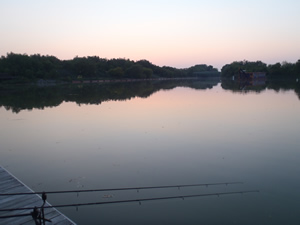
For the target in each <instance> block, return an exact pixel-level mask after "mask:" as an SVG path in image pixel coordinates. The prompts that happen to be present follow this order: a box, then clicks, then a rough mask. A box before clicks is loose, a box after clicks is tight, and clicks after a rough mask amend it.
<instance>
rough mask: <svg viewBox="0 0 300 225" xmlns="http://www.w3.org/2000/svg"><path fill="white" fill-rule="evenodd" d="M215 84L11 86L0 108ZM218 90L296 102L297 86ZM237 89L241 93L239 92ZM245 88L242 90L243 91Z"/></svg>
mask: <svg viewBox="0 0 300 225" xmlns="http://www.w3.org/2000/svg"><path fill="white" fill-rule="evenodd" d="M218 83H219V78H214V79H203V78H202V79H192V80H164V81H159V80H156V81H146V82H141V81H140V82H127V83H122V82H119V83H106V84H94V85H92V84H86V85H82V84H81V85H63V86H62V85H57V86H50V87H38V86H18V87H16V86H14V87H6V88H2V89H1V91H0V106H3V107H4V108H5V109H6V110H11V111H12V112H15V113H18V112H20V111H21V110H32V109H35V108H37V109H44V108H45V107H56V106H58V105H60V104H61V103H62V102H64V101H65V102H76V103H77V104H78V105H80V104H101V102H105V101H110V100H113V101H125V100H129V99H131V98H134V97H141V98H147V97H149V96H150V95H152V94H153V93H155V92H157V91H159V90H171V89H173V88H176V87H189V88H193V89H196V90H205V89H211V88H213V87H214V86H216V85H217V84H218ZM221 86H222V88H223V89H225V90H230V91H232V92H236V93H243V94H247V93H249V92H256V93H260V92H261V91H263V90H265V89H266V88H268V89H273V90H275V91H280V90H294V91H295V93H296V94H297V96H298V98H299V100H300V82H295V81H291V80H289V81H287V80H285V81H279V80H273V81H272V80H271V81H270V80H268V81H267V82H266V83H265V84H264V85H257V86H249V85H248V86H245V84H241V83H239V82H236V81H232V80H230V79H228V80H226V79H225V80H222V84H221ZM241 87H242V88H243V90H241ZM244 87H246V88H244Z"/></svg>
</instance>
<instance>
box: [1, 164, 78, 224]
mask: <svg viewBox="0 0 300 225" xmlns="http://www.w3.org/2000/svg"><path fill="white" fill-rule="evenodd" d="M30 192H31V193H33V191H32V190H31V189H30V188H29V187H27V186H26V185H25V184H23V183H22V182H21V181H20V180H18V179H17V178H16V177H15V176H13V175H12V174H11V173H9V172H8V171H7V170H6V169H4V168H3V167H1V166H0V193H1V194H8V193H30ZM42 204H43V200H42V198H41V197H40V196H39V195H36V194H30V195H7V196H0V210H1V209H10V208H31V210H22V211H0V217H6V216H13V215H20V214H31V212H32V211H33V208H34V207H35V206H36V207H41V206H42ZM49 205H50V204H49V203H48V202H47V203H46V204H45V206H49ZM44 212H45V218H47V219H50V220H51V222H46V224H49V225H50V224H51V225H58V224H59V225H66V224H75V223H74V222H73V221H71V220H70V219H69V218H67V217H66V216H64V215H63V214H62V213H60V212H59V211H58V210H57V209H55V208H46V209H45V211H44ZM2 224H3V225H4V224H5V225H6V224H24V225H31V224H33V225H37V224H39V222H36V221H35V220H34V219H33V218H32V216H31V215H28V216H20V217H10V218H0V225H2Z"/></svg>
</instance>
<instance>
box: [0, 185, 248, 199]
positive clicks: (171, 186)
mask: <svg viewBox="0 0 300 225" xmlns="http://www.w3.org/2000/svg"><path fill="white" fill-rule="evenodd" d="M233 184H243V182H223V183H203V184H180V185H165V186H145V187H124V188H105V189H86V190H70V191H47V192H45V191H43V192H20V193H0V196H9V195H33V194H38V195H41V194H43V193H47V194H66V193H82V192H104V191H129V190H137V191H139V190H145V189H164V188H183V187H200V186H206V187H208V186H217V185H226V186H227V185H233Z"/></svg>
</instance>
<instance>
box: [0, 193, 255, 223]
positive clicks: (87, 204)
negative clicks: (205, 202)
mask: <svg viewBox="0 0 300 225" xmlns="http://www.w3.org/2000/svg"><path fill="white" fill-rule="evenodd" d="M258 192H259V190H247V191H232V192H216V193H206V194H194V195H177V196H166V197H156V198H140V199H127V200H118V201H107V202H87V203H77V204H64V205H47V206H43V208H44V209H47V208H65V207H80V206H91V205H107V204H120V203H130V202H138V203H139V204H141V202H145V201H158V200H167V199H182V200H184V199H185V198H196V197H205V196H218V197H219V196H222V195H234V194H248V193H258ZM35 208H42V207H35ZM32 209H33V208H11V209H0V212H11V211H23V210H32ZM21 215H22V214H20V215H17V216H21ZM27 215H28V214H24V216H27ZM10 217H13V215H11V216H10ZM1 218H6V216H0V219H1Z"/></svg>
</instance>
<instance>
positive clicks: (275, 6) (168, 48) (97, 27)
mask: <svg viewBox="0 0 300 225" xmlns="http://www.w3.org/2000/svg"><path fill="white" fill-rule="evenodd" d="M299 9H300V1H298V0H286V1H279V0H278V1H277V0H275V1H274V0H273V1H271V0H253V1H239V0H229V1H222V0H211V1H202V0H198V1H196V0H186V1H179V0H173V1H168V0H160V1H158V0H153V1H137V0H128V1H123V0H110V1H108V0H106V1H104V0H85V1H79V0H73V1H71V0H63V1H61V0H60V1H58V0H52V1H35V0H28V1H21V0H9V1H8V0H4V1H1V2H0V32H1V35H0V39H1V45H0V55H2V56H5V55H6V54H7V53H9V52H14V53H21V54H29V55H31V54H42V55H54V56H56V57H58V58H59V59H72V58H74V57H75V56H79V57H83V56H94V55H96V56H99V57H101V58H107V59H110V58H127V59H131V60H140V59H147V60H149V61H151V62H152V63H154V64H156V65H159V66H164V65H167V66H172V67H176V68H186V67H190V66H193V65H195V64H209V65H213V66H214V67H217V68H218V69H221V68H222V66H223V65H225V64H228V63H231V62H233V61H240V60H250V61H256V60H261V61H263V62H265V63H267V64H273V63H276V62H283V61H288V62H296V61H297V60H298V59H300V14H299V12H298V11H299Z"/></svg>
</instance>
